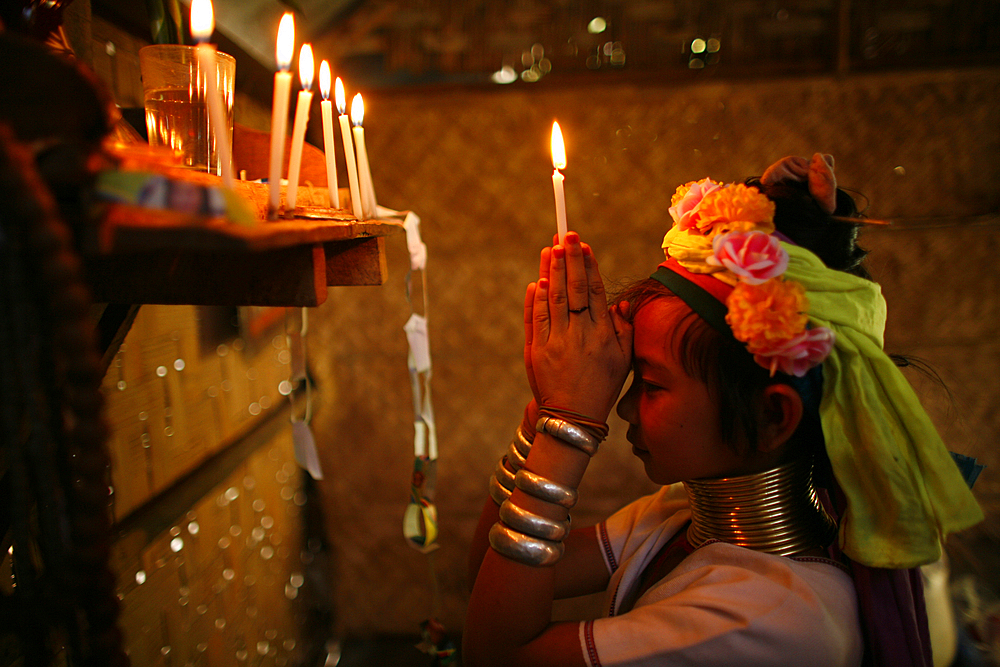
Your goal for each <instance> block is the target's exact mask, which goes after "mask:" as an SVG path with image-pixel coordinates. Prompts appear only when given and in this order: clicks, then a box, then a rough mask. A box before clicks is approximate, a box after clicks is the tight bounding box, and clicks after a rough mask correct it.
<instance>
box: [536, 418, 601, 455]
mask: <svg viewBox="0 0 1000 667" xmlns="http://www.w3.org/2000/svg"><path fill="white" fill-rule="evenodd" d="M535 430H536V431H538V432H539V433H547V434H549V435H551V436H552V437H553V438H556V439H557V440H562V441H563V442H565V443H566V444H567V445H572V446H573V447H576V448H577V449H579V450H580V451H581V452H584V453H585V454H587V456H593V455H594V454H596V453H597V448H598V446H599V445H600V444H601V443H600V441H599V440H598V439H597V438H595V437H594V436H592V435H590V434H589V433H587V432H586V431H585V430H583V429H582V428H580V427H579V426H577V425H576V424H573V423H572V422H569V421H567V420H565V419H558V418H556V417H549V416H548V415H543V416H542V417H540V418H539V419H538V424H537V425H536V426H535Z"/></svg>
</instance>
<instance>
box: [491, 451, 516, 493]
mask: <svg viewBox="0 0 1000 667" xmlns="http://www.w3.org/2000/svg"><path fill="white" fill-rule="evenodd" d="M506 460H507V457H506V456H505V457H503V458H502V459H500V460H499V461H497V467H496V470H494V471H493V475H494V476H495V477H496V478H497V481H498V482H500V485H501V486H503V488H505V489H507V490H508V491H513V490H514V473H512V472H511V471H510V470H508V469H507V466H505V465H504V462H505V461H506Z"/></svg>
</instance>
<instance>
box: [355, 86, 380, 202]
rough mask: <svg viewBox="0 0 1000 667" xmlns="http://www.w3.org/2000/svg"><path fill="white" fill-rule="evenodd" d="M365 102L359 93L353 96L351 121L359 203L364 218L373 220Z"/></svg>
mask: <svg viewBox="0 0 1000 667" xmlns="http://www.w3.org/2000/svg"><path fill="white" fill-rule="evenodd" d="M364 119H365V103H364V100H362V99H361V93H358V94H357V95H355V96H354V101H353V102H351V123H352V124H353V125H354V150H355V151H356V152H357V154H358V184H359V185H360V190H361V203H362V208H363V210H364V216H365V220H374V219H375V218H376V217H377V216H376V212H375V187H374V185H373V184H372V170H371V168H370V167H369V166H368V149H367V148H366V147H365V128H364V125H363V123H364Z"/></svg>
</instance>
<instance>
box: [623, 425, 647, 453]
mask: <svg viewBox="0 0 1000 667" xmlns="http://www.w3.org/2000/svg"><path fill="white" fill-rule="evenodd" d="M625 439H626V440H628V441H629V442H630V443H632V453H633V454H635V455H636V456H644V455H646V454H648V453H649V450H648V449H643V448H642V447H640V446H639V443H638V442H637V441H638V440H639V439H638V438H637V437H636V435H635V434H634V433H632V432H631V431H630V432H628V433H626V434H625Z"/></svg>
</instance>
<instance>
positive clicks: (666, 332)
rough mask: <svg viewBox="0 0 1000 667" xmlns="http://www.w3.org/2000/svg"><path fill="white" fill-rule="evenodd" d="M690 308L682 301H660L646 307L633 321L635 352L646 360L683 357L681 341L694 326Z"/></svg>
mask: <svg viewBox="0 0 1000 667" xmlns="http://www.w3.org/2000/svg"><path fill="white" fill-rule="evenodd" d="M691 314H692V313H691V309H690V307H688V306H687V304H685V303H684V302H683V301H681V300H680V299H676V298H674V299H670V298H659V299H653V300H652V301H649V302H647V303H646V304H644V305H643V306H642V307H641V308H640V309H639V310H638V311H637V312H636V314H635V317H634V318H633V320H632V326H633V333H634V352H635V355H636V357H637V358H639V359H641V360H644V361H653V360H654V359H659V358H662V357H663V356H667V357H669V358H671V359H676V358H678V357H679V355H680V342H681V339H682V338H683V334H684V332H685V331H686V330H687V328H688V327H689V326H690V324H691V319H692V318H691Z"/></svg>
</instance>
